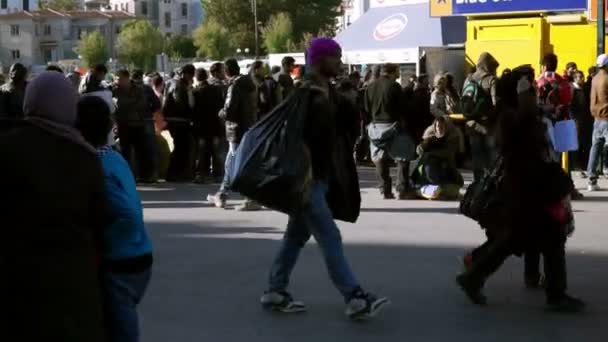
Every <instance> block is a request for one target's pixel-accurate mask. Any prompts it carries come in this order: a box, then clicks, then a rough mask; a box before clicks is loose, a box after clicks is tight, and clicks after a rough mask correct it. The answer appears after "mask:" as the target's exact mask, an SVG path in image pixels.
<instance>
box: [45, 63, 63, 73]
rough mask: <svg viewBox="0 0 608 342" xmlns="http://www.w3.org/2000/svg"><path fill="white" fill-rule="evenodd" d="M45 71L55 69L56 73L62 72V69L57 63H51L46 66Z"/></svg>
mask: <svg viewBox="0 0 608 342" xmlns="http://www.w3.org/2000/svg"><path fill="white" fill-rule="evenodd" d="M46 71H56V72H58V73H61V74H63V69H61V68H60V67H59V66H58V65H55V64H51V65H49V66H47V67H46Z"/></svg>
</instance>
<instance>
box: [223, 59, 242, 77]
mask: <svg viewBox="0 0 608 342" xmlns="http://www.w3.org/2000/svg"><path fill="white" fill-rule="evenodd" d="M224 64H225V65H226V74H227V75H228V76H231V77H232V76H237V75H238V74H240V73H241V67H239V62H237V60H236V59H234V58H229V59H227V60H226V61H225V62H224Z"/></svg>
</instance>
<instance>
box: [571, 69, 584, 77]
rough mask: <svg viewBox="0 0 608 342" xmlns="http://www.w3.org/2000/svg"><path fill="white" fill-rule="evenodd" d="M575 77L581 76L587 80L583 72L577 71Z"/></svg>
mask: <svg viewBox="0 0 608 342" xmlns="http://www.w3.org/2000/svg"><path fill="white" fill-rule="evenodd" d="M574 75H581V77H582V78H583V79H584V78H585V73H584V72H582V71H581V70H576V71H575V72H574Z"/></svg>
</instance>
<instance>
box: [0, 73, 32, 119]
mask: <svg viewBox="0 0 608 342" xmlns="http://www.w3.org/2000/svg"><path fill="white" fill-rule="evenodd" d="M26 86H27V85H26ZM26 86H25V87H22V88H21V87H17V86H16V85H15V84H14V83H12V82H9V83H7V84H5V85H3V86H2V87H0V118H3V119H22V118H23V116H24V113H23V99H24V98H25V88H26Z"/></svg>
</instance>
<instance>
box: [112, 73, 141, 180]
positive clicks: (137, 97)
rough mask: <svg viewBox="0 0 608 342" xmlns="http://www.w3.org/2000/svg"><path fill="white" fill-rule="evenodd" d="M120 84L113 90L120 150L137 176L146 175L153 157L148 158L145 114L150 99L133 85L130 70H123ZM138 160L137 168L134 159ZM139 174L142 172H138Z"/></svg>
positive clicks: (119, 79)
mask: <svg viewBox="0 0 608 342" xmlns="http://www.w3.org/2000/svg"><path fill="white" fill-rule="evenodd" d="M116 75H117V76H118V82H117V83H116V86H115V87H114V90H113V96H114V100H115V101H116V112H115V113H114V115H115V117H116V124H117V125H118V136H119V138H120V150H121V152H122V155H123V157H124V158H125V160H126V161H127V162H128V163H129V166H130V167H131V171H132V172H133V174H134V175H138V174H139V175H141V174H143V173H142V171H143V170H146V169H149V167H150V165H149V164H150V162H149V160H150V156H149V155H147V153H148V149H147V148H146V147H147V146H146V144H147V140H146V131H145V127H144V124H145V122H144V112H145V111H146V99H145V97H144V91H143V88H142V87H140V86H138V85H136V84H135V83H133V82H132V81H131V78H130V73H129V71H128V70H124V69H123V70H119V71H118V73H117V74H116ZM133 150H134V151H135V159H136V160H137V168H136V167H135V160H134V158H133V154H132V152H133ZM138 170H139V171H140V172H138Z"/></svg>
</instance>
